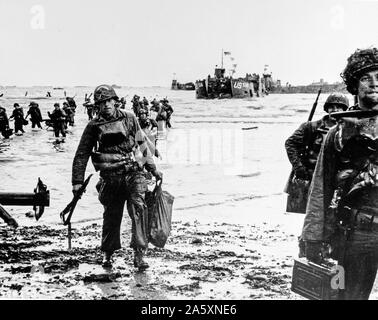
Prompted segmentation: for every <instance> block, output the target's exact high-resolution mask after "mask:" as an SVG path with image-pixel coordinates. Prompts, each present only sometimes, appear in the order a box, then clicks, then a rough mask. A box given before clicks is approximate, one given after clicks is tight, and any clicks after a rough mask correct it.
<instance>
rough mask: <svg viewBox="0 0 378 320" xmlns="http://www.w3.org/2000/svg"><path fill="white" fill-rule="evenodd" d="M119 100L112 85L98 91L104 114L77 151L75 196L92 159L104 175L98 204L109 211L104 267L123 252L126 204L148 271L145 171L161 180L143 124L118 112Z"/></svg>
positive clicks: (139, 259)
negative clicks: (122, 228)
mask: <svg viewBox="0 0 378 320" xmlns="http://www.w3.org/2000/svg"><path fill="white" fill-rule="evenodd" d="M118 100H119V99H118V96H117V94H116V93H115V91H114V89H113V88H112V87H111V86H108V85H100V86H98V87H97V88H96V89H95V91H94V101H95V104H96V105H98V106H99V110H100V111H99V112H100V113H99V115H98V116H97V117H96V118H95V119H94V120H92V121H90V122H89V123H88V124H87V126H86V128H85V130H84V132H83V135H82V137H81V140H80V143H79V146H78V148H77V151H76V154H75V158H74V160H73V165H72V185H73V187H72V191H73V193H74V194H75V192H77V191H78V190H79V188H80V187H81V185H82V184H83V181H84V175H85V170H86V166H87V163H88V159H89V157H90V156H92V162H93V164H94V166H95V169H96V170H98V171H100V181H99V182H98V184H97V186H96V187H97V190H98V192H99V201H100V202H101V204H102V205H103V206H104V215H103V217H104V221H103V229H102V241H101V250H102V251H103V252H104V259H103V266H104V267H111V265H112V254H113V253H114V251H116V250H118V249H120V248H121V239H120V228H121V221H122V216H123V210H124V204H125V201H127V211H128V213H129V216H130V218H131V221H132V230H131V233H132V236H131V243H130V247H131V248H133V249H134V266H135V267H137V268H139V269H146V268H148V267H149V266H148V264H147V263H146V262H145V261H144V259H143V256H144V253H145V250H146V248H147V246H148V239H147V206H146V203H145V191H146V190H147V183H146V178H145V173H144V171H143V168H144V169H146V170H147V171H148V172H150V173H152V174H153V175H154V176H155V177H156V179H157V180H159V179H161V177H162V176H161V173H160V172H159V171H157V170H156V166H155V164H154V161H153V158H152V157H153V154H152V153H151V151H150V150H149V148H148V145H147V138H146V135H145V134H144V133H143V131H142V130H141V128H140V126H139V123H138V120H137V119H136V117H135V116H134V115H133V114H131V113H129V112H124V111H121V110H119V108H116V104H117V102H118ZM137 150H138V151H140V153H141V154H143V157H142V158H141V159H139V160H138V162H137V161H136V160H135V156H134V155H135V152H136V151H137ZM93 151H95V152H93Z"/></svg>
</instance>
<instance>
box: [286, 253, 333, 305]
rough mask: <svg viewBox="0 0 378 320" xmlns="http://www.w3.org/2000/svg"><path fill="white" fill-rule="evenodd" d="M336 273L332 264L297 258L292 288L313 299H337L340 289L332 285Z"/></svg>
mask: <svg viewBox="0 0 378 320" xmlns="http://www.w3.org/2000/svg"><path fill="white" fill-rule="evenodd" d="M336 274H337V271H336V269H334V268H332V267H330V266H324V265H318V264H315V263H312V262H309V261H308V260H307V259H295V260H294V268H293V278H292V282H291V290H292V291H293V292H295V293H297V294H299V295H301V296H303V297H305V298H308V299H311V300H337V299H338V297H339V290H338V289H333V288H332V287H331V283H332V278H333V277H334V276H335V275H336Z"/></svg>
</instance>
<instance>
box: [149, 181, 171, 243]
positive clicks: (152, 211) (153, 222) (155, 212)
mask: <svg viewBox="0 0 378 320" xmlns="http://www.w3.org/2000/svg"><path fill="white" fill-rule="evenodd" d="M161 185H162V180H160V182H157V183H156V186H155V189H154V190H153V191H152V192H151V191H148V192H146V203H147V207H148V241H149V242H150V243H152V244H153V245H154V246H156V247H159V248H163V247H164V246H165V243H166V242H167V239H168V236H169V234H170V232H171V222H172V207H173V200H174V197H173V196H172V195H171V194H170V193H169V192H167V191H163V189H162V187H161Z"/></svg>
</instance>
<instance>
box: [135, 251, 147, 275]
mask: <svg viewBox="0 0 378 320" xmlns="http://www.w3.org/2000/svg"><path fill="white" fill-rule="evenodd" d="M143 256H144V249H141V248H139V249H134V267H135V268H138V269H139V270H144V269H147V268H148V267H149V265H148V263H147V262H146V261H144V259H143Z"/></svg>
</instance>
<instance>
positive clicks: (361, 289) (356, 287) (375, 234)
mask: <svg viewBox="0 0 378 320" xmlns="http://www.w3.org/2000/svg"><path fill="white" fill-rule="evenodd" d="M343 267H344V271H345V290H343V294H342V296H341V299H345V300H367V299H369V295H370V292H371V290H372V288H373V284H374V281H375V276H376V274H377V268H378V223H373V224H372V228H371V230H364V228H362V227H361V225H360V224H357V225H356V227H355V230H354V231H353V233H352V234H351V236H350V239H349V240H348V241H347V242H346V245H345V256H344V263H343Z"/></svg>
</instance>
